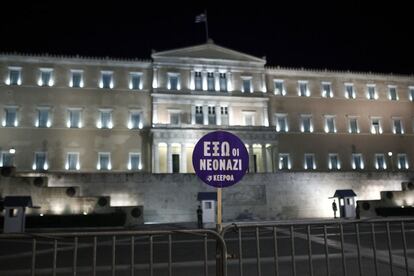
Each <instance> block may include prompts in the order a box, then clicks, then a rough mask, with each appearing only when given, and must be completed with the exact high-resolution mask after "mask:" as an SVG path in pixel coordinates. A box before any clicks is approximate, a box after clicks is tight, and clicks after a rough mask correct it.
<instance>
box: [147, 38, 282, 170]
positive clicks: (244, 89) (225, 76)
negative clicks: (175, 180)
mask: <svg viewBox="0 0 414 276" xmlns="http://www.w3.org/2000/svg"><path fill="white" fill-rule="evenodd" d="M152 58H153V62H154V72H153V73H154V77H153V93H152V94H151V96H152V107H153V109H152V110H153V113H152V128H151V132H152V142H153V143H152V156H153V160H152V171H153V172H154V173H193V172H194V169H193V166H192V163H191V157H192V152H193V149H194V145H195V144H196V143H197V141H198V139H200V137H202V136H203V135H204V134H206V133H208V132H211V131H214V130H217V129H222V130H226V131H230V132H232V133H234V134H235V135H237V136H238V137H240V138H241V139H242V140H243V141H244V143H245V144H246V148H247V149H248V152H249V156H250V161H251V162H250V168H249V171H251V172H272V171H274V169H275V165H274V164H273V163H274V162H273V161H272V160H274V158H275V156H276V155H275V154H276V152H277V150H276V149H277V147H276V141H277V140H276V134H275V132H274V131H272V130H270V129H269V115H268V101H269V99H268V97H265V93H266V88H265V87H266V86H265V69H264V65H265V63H266V61H265V60H264V59H260V58H257V57H253V56H250V55H247V54H244V53H240V52H236V51H233V50H230V49H227V48H224V47H221V46H218V45H215V44H214V43H212V41H209V43H207V44H202V45H198V46H193V47H187V48H182V49H176V50H170V51H165V52H158V53H154V54H153V55H152Z"/></svg>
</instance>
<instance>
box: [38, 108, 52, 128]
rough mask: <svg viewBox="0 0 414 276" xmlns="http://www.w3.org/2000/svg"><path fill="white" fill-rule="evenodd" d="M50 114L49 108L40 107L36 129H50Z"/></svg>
mask: <svg viewBox="0 0 414 276" xmlns="http://www.w3.org/2000/svg"><path fill="white" fill-rule="evenodd" d="M49 113H50V108H49V107H38V108H37V119H36V123H35V126H36V127H50V126H51V125H52V123H51V121H50V114H49Z"/></svg>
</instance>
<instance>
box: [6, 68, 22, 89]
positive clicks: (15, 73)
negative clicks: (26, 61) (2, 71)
mask: <svg viewBox="0 0 414 276" xmlns="http://www.w3.org/2000/svg"><path fill="white" fill-rule="evenodd" d="M6 84H7V85H21V84H22V68H21V67H9V76H8V78H7V79H6Z"/></svg>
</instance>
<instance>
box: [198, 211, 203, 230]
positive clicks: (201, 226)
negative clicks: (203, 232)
mask: <svg viewBox="0 0 414 276" xmlns="http://www.w3.org/2000/svg"><path fill="white" fill-rule="evenodd" d="M197 225H198V228H199V229H201V228H203V210H202V209H201V206H200V205H198V208H197Z"/></svg>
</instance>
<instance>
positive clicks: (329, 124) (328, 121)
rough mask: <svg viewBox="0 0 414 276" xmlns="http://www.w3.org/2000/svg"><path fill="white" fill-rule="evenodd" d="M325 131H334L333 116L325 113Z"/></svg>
mask: <svg viewBox="0 0 414 276" xmlns="http://www.w3.org/2000/svg"><path fill="white" fill-rule="evenodd" d="M325 132H326V133H336V125H335V116H333V115H325Z"/></svg>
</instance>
